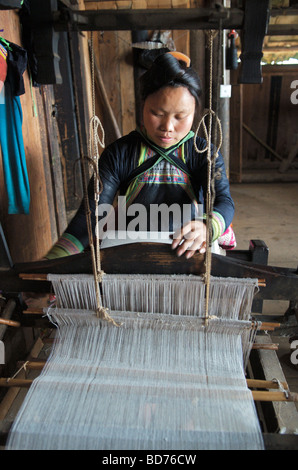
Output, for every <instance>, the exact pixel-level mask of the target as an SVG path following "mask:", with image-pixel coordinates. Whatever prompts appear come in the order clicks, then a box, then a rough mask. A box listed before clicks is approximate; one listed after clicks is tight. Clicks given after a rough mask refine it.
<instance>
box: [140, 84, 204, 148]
mask: <svg viewBox="0 0 298 470" xmlns="http://www.w3.org/2000/svg"><path fill="white" fill-rule="evenodd" d="M195 108H196V102H195V99H194V97H193V96H192V95H191V93H190V92H189V91H188V89H187V88H186V87H184V86H179V87H177V88H173V87H166V88H162V89H160V90H158V91H156V92H155V93H152V94H151V95H149V96H148V97H147V98H146V100H145V103H144V109H143V124H144V126H145V129H146V131H147V135H148V137H149V138H150V139H151V140H152V141H153V142H154V143H155V144H157V145H159V146H160V147H163V148H167V147H171V146H172V145H175V144H177V143H178V142H179V141H180V140H181V139H183V137H185V136H186V135H187V134H188V132H189V131H190V130H191V126H192V123H193V119H194V114H195Z"/></svg>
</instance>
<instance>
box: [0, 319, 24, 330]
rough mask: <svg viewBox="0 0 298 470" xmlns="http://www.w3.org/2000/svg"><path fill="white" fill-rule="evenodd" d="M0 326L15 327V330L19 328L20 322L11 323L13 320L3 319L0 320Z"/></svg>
mask: <svg viewBox="0 0 298 470" xmlns="http://www.w3.org/2000/svg"><path fill="white" fill-rule="evenodd" d="M0 324H1V325H7V326H15V327H17V328H18V327H20V326H21V323H20V322H18V321H13V320H6V319H5V318H0Z"/></svg>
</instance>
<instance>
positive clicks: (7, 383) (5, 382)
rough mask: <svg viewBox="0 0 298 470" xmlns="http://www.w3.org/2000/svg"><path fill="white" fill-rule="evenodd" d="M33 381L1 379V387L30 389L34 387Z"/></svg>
mask: <svg viewBox="0 0 298 470" xmlns="http://www.w3.org/2000/svg"><path fill="white" fill-rule="evenodd" d="M32 382H33V380H31V379H9V378H0V387H23V388H29V387H30V386H31V385H32Z"/></svg>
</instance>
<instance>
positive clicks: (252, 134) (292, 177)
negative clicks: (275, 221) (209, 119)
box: [230, 65, 298, 182]
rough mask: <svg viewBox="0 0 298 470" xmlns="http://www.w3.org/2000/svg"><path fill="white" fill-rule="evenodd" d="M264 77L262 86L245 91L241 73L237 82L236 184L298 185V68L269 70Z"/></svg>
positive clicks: (233, 170)
mask: <svg viewBox="0 0 298 470" xmlns="http://www.w3.org/2000/svg"><path fill="white" fill-rule="evenodd" d="M262 74H263V83H261V84H259V85H239V84H237V73H235V74H233V77H232V83H233V86H232V90H233V92H232V100H231V126H232V130H231V149H232V150H231V160H230V168H231V180H232V181H235V182H241V181H258V182H262V181H264V182H266V181H298V165H297V159H296V156H297V154H298V147H297V144H298V129H297V104H295V103H294V102H293V100H291V95H292V93H293V91H294V90H293V88H291V84H292V82H293V81H294V80H297V76H298V67H297V66H290V65H275V66H270V65H266V66H263V68H262ZM295 149H296V150H295ZM291 155H292V162H291V163H290V162H288V163H287V160H288V158H290V159H291Z"/></svg>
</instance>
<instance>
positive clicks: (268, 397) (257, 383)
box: [0, 361, 298, 402]
mask: <svg viewBox="0 0 298 470" xmlns="http://www.w3.org/2000/svg"><path fill="white" fill-rule="evenodd" d="M43 366H44V363H43V362H42V361H40V362H39V361H37V362H34V361H32V362H30V363H28V364H27V365H26V367H27V368H30V369H34V370H41V369H42V368H43ZM32 382H33V380H32V379H9V378H0V387H6V388H9V387H23V388H29V387H30V386H31V385H32ZM247 385H248V387H252V388H272V389H276V388H278V387H279V385H278V383H276V382H274V381H271V380H256V379H247ZM281 385H282V386H283V387H284V388H285V390H288V384H286V383H282V384H281ZM252 396H253V399H254V400H255V401H294V402H296V401H297V402H298V394H297V393H290V392H289V393H288V397H287V396H286V394H285V392H280V391H276V392H270V391H263V390H262V391H259V390H253V391H252Z"/></svg>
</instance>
